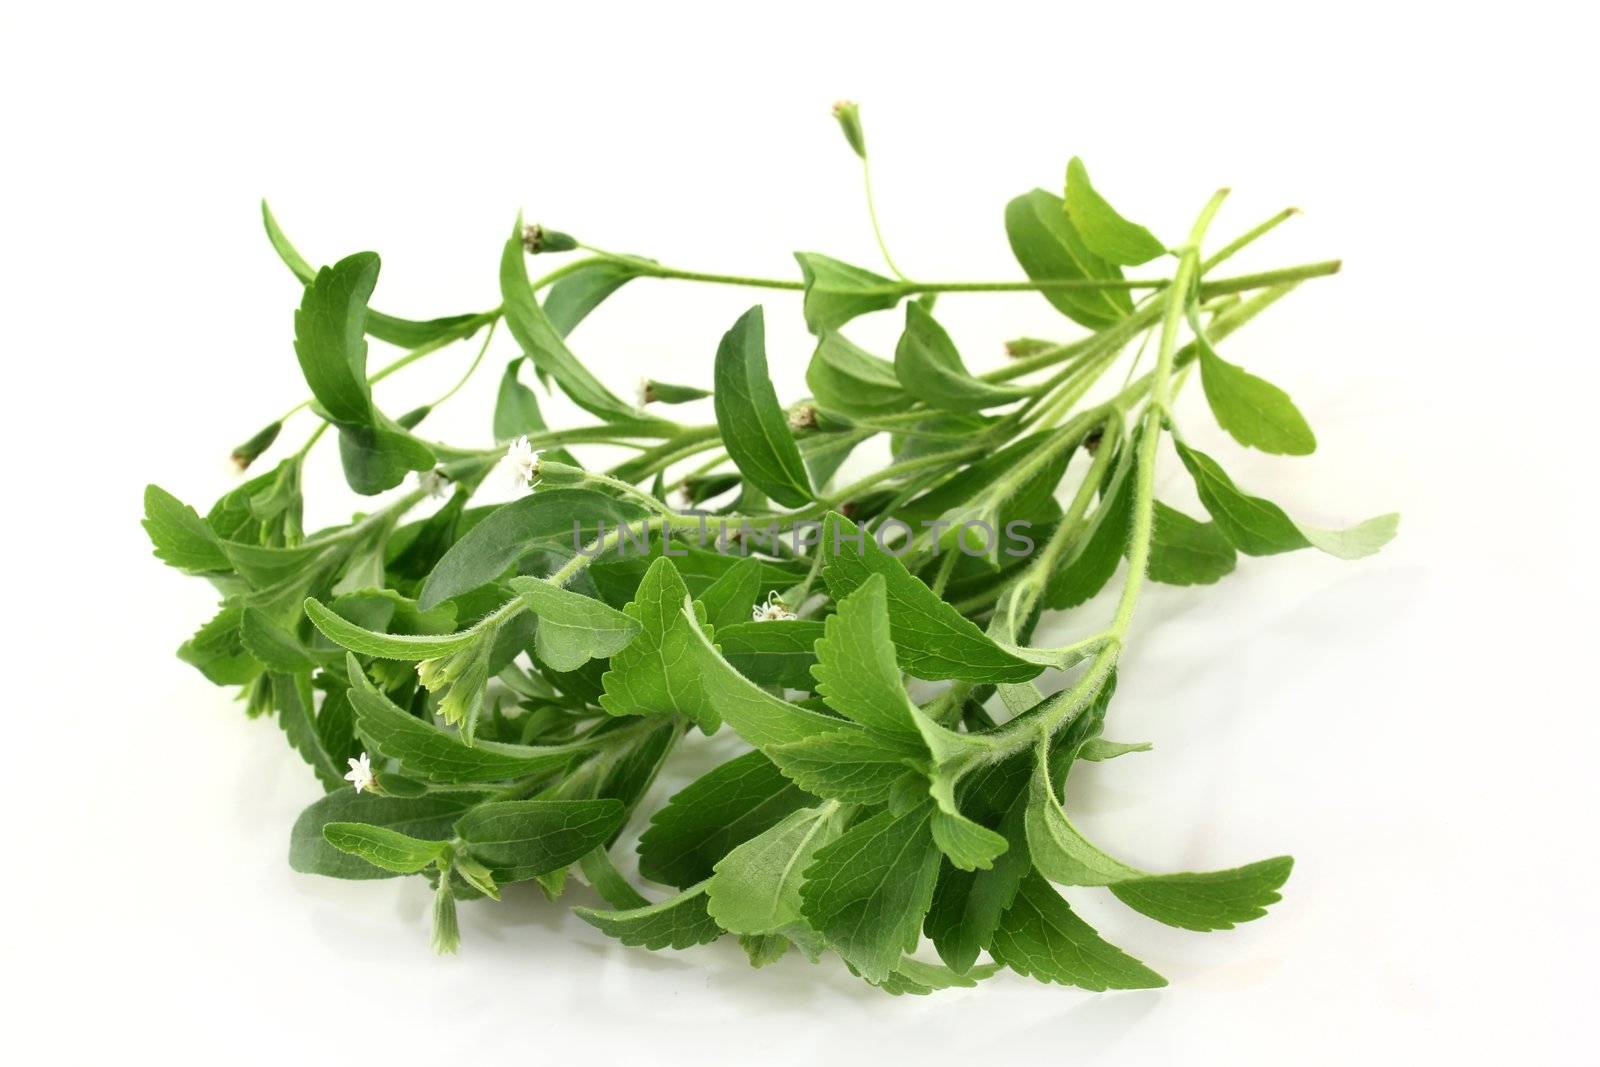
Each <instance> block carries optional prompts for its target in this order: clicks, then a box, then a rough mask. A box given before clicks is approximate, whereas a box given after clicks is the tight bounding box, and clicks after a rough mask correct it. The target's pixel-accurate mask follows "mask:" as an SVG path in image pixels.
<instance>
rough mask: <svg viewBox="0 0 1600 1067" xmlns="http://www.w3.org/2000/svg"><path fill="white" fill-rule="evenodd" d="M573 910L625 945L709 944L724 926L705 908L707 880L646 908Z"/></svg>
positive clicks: (653, 946)
mask: <svg viewBox="0 0 1600 1067" xmlns="http://www.w3.org/2000/svg"><path fill="white" fill-rule="evenodd" d="M572 912H573V914H574V915H576V916H578V918H580V919H582V920H583V921H584V922H586V923H588V924H589V925H590V926H593V927H594V928H595V929H597V930H600V931H601V932H603V933H605V934H608V935H610V936H611V937H614V938H616V939H617V940H618V941H621V942H622V943H623V944H624V945H635V946H638V945H642V946H644V947H645V948H649V949H663V948H679V949H681V948H689V947H690V946H692V945H705V944H709V943H710V942H712V941H715V940H716V939H717V938H719V937H721V936H722V928H721V927H719V926H718V925H717V924H716V921H715V920H713V919H712V918H711V916H710V915H709V914H707V912H706V886H705V883H704V882H702V883H700V884H699V885H697V886H693V887H691V888H689V889H685V890H684V891H683V892H681V893H679V894H678V895H677V896H675V897H668V898H667V899H666V900H663V901H661V902H660V903H659V904H650V905H648V906H646V907H643V908H629V909H627V910H624V911H602V910H598V909H595V908H573V909H572Z"/></svg>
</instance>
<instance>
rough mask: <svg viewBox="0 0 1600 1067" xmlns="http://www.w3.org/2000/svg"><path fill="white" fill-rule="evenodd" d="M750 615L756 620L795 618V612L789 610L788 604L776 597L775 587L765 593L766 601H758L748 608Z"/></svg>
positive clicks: (776, 620)
mask: <svg viewBox="0 0 1600 1067" xmlns="http://www.w3.org/2000/svg"><path fill="white" fill-rule="evenodd" d="M750 617H751V618H752V619H754V620H755V621H756V622H787V621H789V620H790V619H794V618H797V616H796V615H795V613H794V612H792V611H790V610H789V605H787V604H785V603H784V602H783V601H781V600H779V599H778V591H777V590H776V589H774V590H773V591H772V592H770V593H768V594H767V600H766V603H761V602H759V601H758V602H757V603H756V605H755V606H754V607H752V608H751V609H750Z"/></svg>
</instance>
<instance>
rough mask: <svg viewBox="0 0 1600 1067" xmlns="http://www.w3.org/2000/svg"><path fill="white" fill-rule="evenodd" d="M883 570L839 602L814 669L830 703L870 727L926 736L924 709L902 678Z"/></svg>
mask: <svg viewBox="0 0 1600 1067" xmlns="http://www.w3.org/2000/svg"><path fill="white" fill-rule="evenodd" d="M885 588H886V586H885V582H884V579H883V575H881V574H873V575H871V576H869V577H868V578H867V580H866V581H864V582H862V583H861V584H860V585H859V586H857V587H856V588H855V590H854V591H853V592H851V593H850V594H849V595H848V596H846V597H844V598H843V599H841V600H840V601H839V603H838V610H837V611H835V612H834V613H833V614H832V615H830V616H829V617H828V619H827V622H826V623H825V629H824V636H823V638H822V640H821V641H819V642H817V649H816V651H817V665H816V666H815V667H813V668H812V669H811V673H812V674H813V675H815V676H816V679H817V685H816V688H817V692H818V694H820V695H821V697H822V699H823V700H825V701H826V702H827V704H828V706H829V707H830V708H832V709H833V710H834V711H837V712H838V713H839V714H841V715H844V716H845V717H846V718H849V719H853V720H854V721H856V722H858V723H860V724H861V725H862V726H865V727H867V728H868V729H869V730H876V731H878V732H880V733H884V734H887V735H889V736H891V737H901V738H907V739H909V740H911V741H913V742H920V741H921V740H922V732H921V730H920V729H919V728H918V724H917V716H918V712H917V710H916V708H915V707H914V706H913V705H912V703H911V699H910V697H908V696H907V695H906V690H905V687H904V686H903V685H901V683H900V668H899V665H898V664H897V663H896V662H895V650H894V642H893V641H892V640H891V639H890V636H889V634H890V623H889V605H888V597H887V594H886V593H885Z"/></svg>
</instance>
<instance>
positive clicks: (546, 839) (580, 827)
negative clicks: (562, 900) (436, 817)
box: [456, 799, 626, 882]
mask: <svg viewBox="0 0 1600 1067" xmlns="http://www.w3.org/2000/svg"><path fill="white" fill-rule="evenodd" d="M625 815H626V809H625V808H624V807H623V806H622V803H621V802H620V801H616V800H611V799H603V800H506V801H499V802H496V803H492V804H479V805H478V806H477V807H474V808H472V809H471V810H470V811H468V812H467V813H466V814H464V815H463V816H462V817H461V818H460V820H459V821H457V823H456V833H457V834H458V835H460V837H461V840H462V841H464V842H465V843H466V848H467V851H468V853H470V854H471V855H472V857H473V858H474V859H476V860H477V861H478V862H480V863H483V864H486V865H487V866H489V867H490V868H492V869H493V870H494V876H495V880H496V881H498V882H517V881H523V880H525V879H528V878H533V877H535V876H537V875H542V874H549V873H550V872H551V871H557V870H560V869H561V868H563V867H566V866H569V865H571V864H573V863H576V862H578V861H579V860H580V859H582V858H583V857H584V856H585V855H586V854H587V853H589V852H592V851H594V850H595V849H596V848H600V847H603V846H604V845H605V843H606V841H607V839H608V838H610V837H611V835H612V834H613V833H615V832H616V831H617V830H618V829H620V828H621V826H622V820H623V818H624V817H625Z"/></svg>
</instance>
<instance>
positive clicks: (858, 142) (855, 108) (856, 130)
mask: <svg viewBox="0 0 1600 1067" xmlns="http://www.w3.org/2000/svg"><path fill="white" fill-rule="evenodd" d="M833 117H834V118H836V119H838V120H839V128H840V129H841V130H843V131H844V139H845V140H846V141H849V142H850V149H851V151H853V152H855V154H856V155H858V156H860V157H861V158H862V159H866V158H867V138H866V135H865V134H863V133H862V132H861V105H859V104H857V103H856V102H855V101H854V100H841V101H839V102H838V103H837V104H834V105H833Z"/></svg>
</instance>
